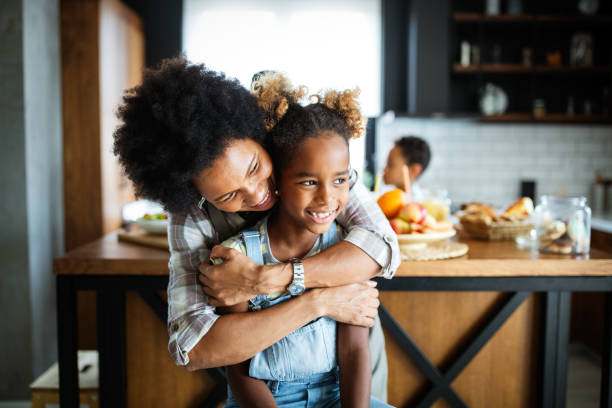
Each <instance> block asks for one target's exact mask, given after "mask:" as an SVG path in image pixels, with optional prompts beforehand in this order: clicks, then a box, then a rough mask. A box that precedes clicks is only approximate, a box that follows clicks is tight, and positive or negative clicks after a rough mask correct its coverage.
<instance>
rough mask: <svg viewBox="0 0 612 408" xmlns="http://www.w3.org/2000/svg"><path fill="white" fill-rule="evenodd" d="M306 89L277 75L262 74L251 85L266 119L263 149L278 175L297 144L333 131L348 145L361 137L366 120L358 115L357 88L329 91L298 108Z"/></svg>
mask: <svg viewBox="0 0 612 408" xmlns="http://www.w3.org/2000/svg"><path fill="white" fill-rule="evenodd" d="M306 92H307V89H306V88H305V87H303V86H300V87H295V88H294V87H293V86H292V85H291V83H290V82H289V80H288V79H287V78H286V77H285V76H283V75H282V74H279V73H271V74H270V73H268V74H265V75H263V76H262V77H261V78H259V79H258V80H257V81H256V82H255V83H254V84H253V93H254V94H255V96H256V97H257V99H258V106H260V107H261V108H263V110H264V111H265V117H266V128H267V129H268V134H267V136H266V147H267V149H268V151H269V153H270V155H271V156H272V159H273V160H274V162H275V167H276V171H277V174H280V172H281V171H282V170H284V169H285V168H287V166H288V165H289V163H290V162H291V160H292V159H293V157H294V155H295V153H296V151H297V149H298V147H299V145H300V144H301V143H302V142H303V141H304V139H306V138H308V137H316V136H318V135H320V134H321V133H323V132H327V131H329V132H334V133H336V134H338V135H339V136H340V137H342V138H344V140H345V141H346V142H347V144H348V140H349V139H352V138H357V137H359V136H361V135H362V134H363V132H364V130H365V124H366V120H367V119H366V118H365V117H364V116H363V115H362V114H361V111H360V109H359V103H358V102H357V97H358V96H359V89H354V90H345V91H342V92H339V91H335V90H328V91H326V92H324V93H323V94H322V95H312V96H311V98H313V99H314V103H311V104H308V105H305V106H303V105H301V104H300V101H301V100H302V99H304V97H305V96H306Z"/></svg>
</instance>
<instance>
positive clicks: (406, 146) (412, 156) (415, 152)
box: [395, 136, 431, 173]
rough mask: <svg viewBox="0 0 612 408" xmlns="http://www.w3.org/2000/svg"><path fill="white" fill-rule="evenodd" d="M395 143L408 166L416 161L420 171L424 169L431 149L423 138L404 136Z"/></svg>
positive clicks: (427, 163)
mask: <svg viewBox="0 0 612 408" xmlns="http://www.w3.org/2000/svg"><path fill="white" fill-rule="evenodd" d="M395 145H396V146H397V147H399V148H400V149H401V150H402V156H404V160H406V164H407V165H408V166H410V165H411V164H414V163H418V164H420V165H421V173H423V172H424V171H425V169H426V168H427V166H428V165H429V160H430V159H431V151H430V150H429V145H428V144H427V142H426V141H425V140H423V139H421V138H420V137H416V136H404V137H402V138H401V139H398V140H396V141H395Z"/></svg>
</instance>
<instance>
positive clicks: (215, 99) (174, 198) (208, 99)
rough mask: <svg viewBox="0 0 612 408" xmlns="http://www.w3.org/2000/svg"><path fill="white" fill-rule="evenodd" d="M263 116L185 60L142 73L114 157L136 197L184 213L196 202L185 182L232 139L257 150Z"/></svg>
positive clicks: (241, 92)
mask: <svg viewBox="0 0 612 408" xmlns="http://www.w3.org/2000/svg"><path fill="white" fill-rule="evenodd" d="M263 115H264V112H263V110H262V109H261V108H260V107H258V105H257V100H256V98H255V97H254V96H253V95H252V94H251V93H250V92H249V91H248V90H247V89H246V88H244V87H243V86H241V85H240V84H239V82H238V81H237V80H234V79H227V78H226V77H225V75H223V74H222V73H217V72H214V71H211V70H209V69H208V68H206V67H205V66H204V65H203V64H192V63H190V62H189V61H187V60H186V58H185V57H184V56H182V55H181V56H178V57H175V58H171V59H166V60H164V61H162V63H161V66H160V67H159V68H158V69H150V70H145V72H144V76H143V81H142V83H141V84H140V85H138V86H136V87H134V88H132V89H129V90H127V91H126V93H125V94H124V96H123V104H122V105H121V106H120V107H119V109H118V113H117V116H118V118H119V120H120V121H121V125H120V126H119V127H118V128H117V129H116V130H115V133H114V153H115V155H116V156H117V157H118V159H119V162H120V163H121V165H122V166H123V169H124V171H125V174H126V175H127V177H128V178H129V179H130V180H131V181H132V182H133V183H134V187H135V190H136V195H137V196H138V197H144V198H148V199H151V200H155V201H158V202H160V203H162V204H163V205H164V207H165V208H166V210H168V211H170V212H185V211H186V210H187V209H188V207H189V206H190V205H192V204H193V203H197V202H198V200H199V199H200V194H199V192H198V191H197V189H196V188H195V186H194V185H193V183H192V181H191V180H192V178H193V177H194V176H197V175H198V174H200V173H201V172H202V170H204V169H206V168H209V167H211V166H212V164H213V162H214V161H215V160H216V159H217V158H219V157H220V156H221V155H222V154H223V152H224V150H225V148H226V147H227V145H228V143H229V142H231V141H232V140H235V139H247V138H248V139H253V140H255V141H257V142H259V143H263V142H264V137H265V133H266V132H265V128H264V121H263V119H264V116H263Z"/></svg>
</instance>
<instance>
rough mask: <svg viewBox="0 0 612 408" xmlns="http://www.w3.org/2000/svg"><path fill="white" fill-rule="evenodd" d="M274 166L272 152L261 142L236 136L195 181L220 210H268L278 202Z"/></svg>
mask: <svg viewBox="0 0 612 408" xmlns="http://www.w3.org/2000/svg"><path fill="white" fill-rule="evenodd" d="M272 170H273V168H272V161H271V160H270V156H268V153H267V152H266V151H265V149H264V148H263V147H262V146H261V145H260V144H259V143H257V142H256V141H254V140H251V139H235V140H233V141H232V142H230V144H229V145H228V146H227V148H226V149H225V151H224V152H223V155H222V156H221V157H219V158H218V159H217V160H215V161H214V162H213V165H212V166H211V167H209V168H207V169H204V170H203V171H202V172H201V173H200V175H199V176H197V177H194V178H193V183H194V184H195V186H196V188H197V189H198V190H199V192H200V194H202V196H203V197H204V198H205V199H206V201H209V202H210V203H211V204H213V205H214V206H215V207H217V208H218V209H220V210H221V211H225V212H238V211H266V210H269V209H270V208H272V206H273V205H274V204H275V202H276V195H275V194H274V189H275V187H274V177H273V171H272Z"/></svg>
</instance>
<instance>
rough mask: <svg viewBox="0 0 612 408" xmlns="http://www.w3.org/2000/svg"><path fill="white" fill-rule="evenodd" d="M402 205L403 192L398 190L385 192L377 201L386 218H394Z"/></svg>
mask: <svg viewBox="0 0 612 408" xmlns="http://www.w3.org/2000/svg"><path fill="white" fill-rule="evenodd" d="M403 205H404V192H403V191H402V190H400V189H399V188H396V189H395V190H391V191H387V192H386V193H385V194H383V195H381V196H380V197H379V199H378V206H379V207H380V209H381V210H382V212H383V213H384V214H385V216H386V217H387V218H393V217H395V216H396V215H397V214H398V213H399V211H400V210H401V209H402V206H403Z"/></svg>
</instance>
